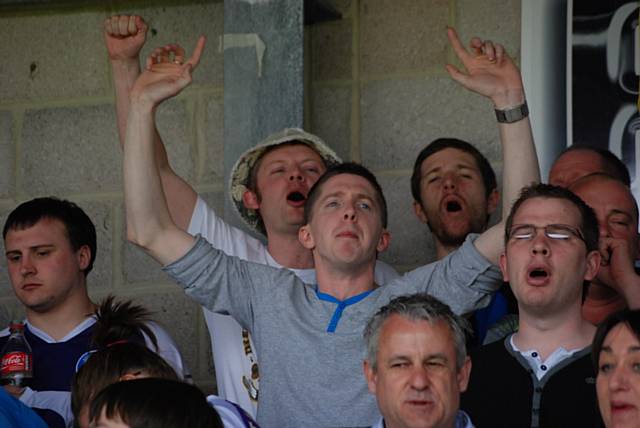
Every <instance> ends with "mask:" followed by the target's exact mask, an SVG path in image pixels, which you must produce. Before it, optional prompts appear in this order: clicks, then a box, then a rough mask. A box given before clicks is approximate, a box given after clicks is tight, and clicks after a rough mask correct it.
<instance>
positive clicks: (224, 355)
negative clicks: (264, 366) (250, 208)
mask: <svg viewBox="0 0 640 428" xmlns="http://www.w3.org/2000/svg"><path fill="white" fill-rule="evenodd" d="M187 231H188V232H189V233H190V234H191V235H197V234H200V235H202V237H203V238H205V239H206V240H207V241H209V242H210V243H211V244H212V245H213V246H214V247H215V248H218V249H220V250H222V251H224V252H225V253H226V254H228V255H230V256H236V257H239V258H241V259H243V260H247V261H250V262H254V263H261V264H264V265H268V266H273V267H277V268H281V267H282V266H281V265H280V264H278V262H276V261H275V260H274V259H273V257H271V255H270V254H269V252H268V251H267V247H266V246H265V245H264V244H263V243H262V242H261V241H260V240H258V239H256V238H254V237H252V236H250V235H249V234H247V233H246V232H244V231H242V230H240V229H238V228H235V227H233V226H230V225H228V224H227V223H226V222H225V221H224V220H222V219H221V218H220V217H218V216H217V215H216V213H215V212H214V211H213V209H211V208H210V207H209V206H208V205H207V203H206V202H205V201H204V200H203V199H202V198H200V197H198V200H197V202H196V206H195V208H194V210H193V214H192V216H191V223H190V224H189V229H188V230H187ZM291 271H293V272H294V273H295V274H296V275H297V276H298V277H299V278H300V279H301V280H302V281H304V282H305V283H307V284H315V282H316V271H315V270H314V269H291ZM398 276H399V275H398V273H397V272H396V271H395V270H394V269H393V268H392V267H391V266H389V265H388V264H386V263H384V262H381V261H378V262H377V263H376V271H375V279H376V283H377V284H386V283H388V282H390V281H391V280H392V279H394V278H397V277H398ZM203 313H204V318H205V320H206V322H207V327H208V328H209V335H210V336H211V346H212V348H213V363H214V365H215V369H216V382H217V385H218V395H219V396H220V397H222V398H224V399H226V400H229V401H232V402H234V403H237V404H238V405H240V406H241V407H242V408H243V409H244V410H245V411H246V412H247V413H249V414H250V415H251V416H252V417H253V418H255V417H256V410H257V404H258V401H257V400H258V391H259V388H260V387H259V381H260V377H259V370H258V357H257V355H256V350H255V346H254V345H253V340H252V339H251V336H250V335H249V332H248V331H246V330H244V329H243V328H242V327H240V324H238V323H237V322H236V321H235V320H234V319H233V318H232V317H230V316H227V315H220V314H215V313H213V312H211V311H209V310H207V309H205V308H203Z"/></svg>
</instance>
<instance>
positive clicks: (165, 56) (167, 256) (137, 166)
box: [123, 37, 205, 264]
mask: <svg viewBox="0 0 640 428" xmlns="http://www.w3.org/2000/svg"><path fill="white" fill-rule="evenodd" d="M204 43H205V40H204V37H201V38H200V39H199V40H198V43H197V45H196V48H195V50H194V52H193V55H192V56H191V57H190V58H189V59H188V60H187V61H186V62H185V63H184V64H183V63H182V59H181V58H179V57H175V58H171V57H170V55H169V53H168V52H165V51H163V50H156V51H154V52H153V53H152V55H151V56H150V57H149V59H148V60H147V65H146V67H145V70H144V71H143V72H142V73H141V74H140V76H138V78H137V79H136V81H135V83H134V85H133V87H132V88H131V94H130V106H129V116H128V119H127V129H126V133H125V144H124V162H123V167H124V194H125V204H126V216H127V237H128V238H129V239H130V240H131V241H132V242H133V243H135V244H137V245H139V246H141V247H143V248H144V249H145V250H146V251H147V252H148V253H149V254H150V255H151V256H152V257H153V258H155V259H156V260H158V261H159V262H160V263H162V264H167V263H169V262H172V261H174V260H177V259H178V258H180V257H181V256H182V255H184V254H185V253H186V252H187V251H188V250H189V249H190V248H191V247H192V245H193V242H194V238H193V237H192V236H191V235H189V234H187V233H186V232H185V231H184V230H183V229H182V228H180V227H179V226H178V225H176V223H175V222H174V221H173V219H172V217H171V215H170V213H169V208H168V206H167V201H166V199H165V195H164V193H163V191H162V184H161V181H160V174H159V171H158V165H157V159H156V156H155V150H154V129H155V127H154V115H155V110H156V108H157V107H158V105H159V104H160V103H161V102H162V101H164V100H166V99H168V98H171V97H173V96H175V95H177V94H178V93H179V92H180V91H182V90H183V89H184V88H185V87H186V86H187V85H189V83H191V73H192V71H193V69H194V68H195V67H196V66H197V65H198V62H199V60H200V56H201V54H202V50H203V49H204ZM176 51H178V48H176Z"/></svg>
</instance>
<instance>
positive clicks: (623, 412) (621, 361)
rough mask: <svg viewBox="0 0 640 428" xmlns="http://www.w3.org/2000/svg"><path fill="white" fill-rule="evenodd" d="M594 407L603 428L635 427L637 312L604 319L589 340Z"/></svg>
mask: <svg viewBox="0 0 640 428" xmlns="http://www.w3.org/2000/svg"><path fill="white" fill-rule="evenodd" d="M592 358H593V362H594V364H595V367H596V370H597V379H596V390H597V392H598V406H599V407H600V413H601V414H602V419H603V420H604V423H605V426H606V427H607V428H612V427H616V428H622V427H635V426H637V425H638V421H639V420H640V310H624V311H621V312H617V313H615V314H613V315H611V316H610V317H609V318H607V319H606V320H605V321H604V322H603V323H602V324H601V325H600V326H599V327H598V330H597V332H596V336H595V338H594V341H593V349H592Z"/></svg>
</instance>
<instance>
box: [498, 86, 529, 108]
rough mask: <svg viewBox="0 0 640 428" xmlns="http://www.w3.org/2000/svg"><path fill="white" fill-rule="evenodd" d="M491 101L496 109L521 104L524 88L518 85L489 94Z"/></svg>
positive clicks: (523, 98)
mask: <svg viewBox="0 0 640 428" xmlns="http://www.w3.org/2000/svg"><path fill="white" fill-rule="evenodd" d="M491 101H492V102H493V108H495V109H496V110H506V109H509V108H513V107H516V106H519V105H521V104H523V103H524V102H525V101H526V98H525V96H524V90H523V89H522V88H521V87H519V88H514V89H507V90H504V91H500V92H497V93H495V94H493V95H492V96H491Z"/></svg>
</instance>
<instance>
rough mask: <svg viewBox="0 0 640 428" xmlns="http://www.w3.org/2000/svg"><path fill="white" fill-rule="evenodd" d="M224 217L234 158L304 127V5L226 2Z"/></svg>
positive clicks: (299, 1)
mask: <svg viewBox="0 0 640 428" xmlns="http://www.w3.org/2000/svg"><path fill="white" fill-rule="evenodd" d="M224 33H225V35H224V168H225V184H226V187H225V217H226V219H227V220H228V221H230V222H231V223H232V224H235V225H241V222H240V220H239V219H238V218H237V217H236V216H235V214H233V215H232V214H231V213H234V211H233V208H232V207H231V202H230V201H229V196H228V188H229V186H228V182H229V172H230V170H231V167H232V166H233V164H234V163H235V162H236V160H237V159H238V157H239V156H240V155H241V154H242V153H243V152H244V151H245V150H247V149H248V148H249V147H252V146H254V145H255V144H256V143H258V142H259V141H260V140H262V139H263V138H264V137H266V136H267V135H269V134H271V133H272V132H275V131H278V130H280V129H282V128H285V127H302V123H303V0H270V1H266V0H225V2H224Z"/></svg>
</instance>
